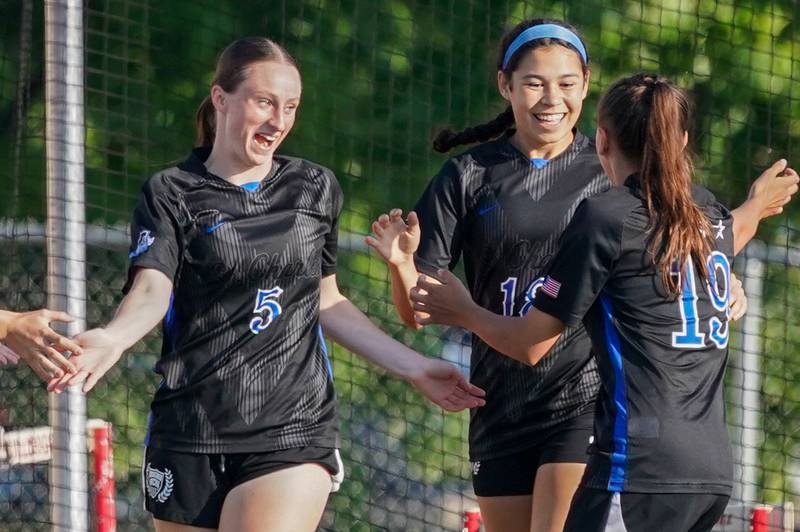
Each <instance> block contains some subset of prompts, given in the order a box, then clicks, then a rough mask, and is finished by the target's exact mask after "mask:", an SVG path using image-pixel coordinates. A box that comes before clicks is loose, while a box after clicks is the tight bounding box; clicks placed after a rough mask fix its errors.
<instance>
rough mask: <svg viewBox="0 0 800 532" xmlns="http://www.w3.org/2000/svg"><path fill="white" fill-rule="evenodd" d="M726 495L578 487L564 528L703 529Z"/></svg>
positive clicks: (586, 531)
mask: <svg viewBox="0 0 800 532" xmlns="http://www.w3.org/2000/svg"><path fill="white" fill-rule="evenodd" d="M729 498H730V497H729V496H728V495H714V494H710V493H612V492H610V491H606V490H598V489H592V488H584V487H580V488H578V491H577V493H575V498H574V499H572V505H571V506H570V509H569V515H568V516H567V523H566V525H564V532H660V531H665V532H666V531H669V532H706V531H709V530H711V529H712V528H713V526H714V524H715V523H716V522H717V521H719V518H720V517H721V516H722V514H723V513H724V512H725V507H726V506H727V505H728V499H729Z"/></svg>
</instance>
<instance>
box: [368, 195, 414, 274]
mask: <svg viewBox="0 0 800 532" xmlns="http://www.w3.org/2000/svg"><path fill="white" fill-rule="evenodd" d="M372 234H373V236H367V237H366V238H365V239H364V242H366V244H367V245H368V246H370V247H371V248H372V249H374V250H375V251H377V252H378V253H380V255H381V257H383V259H384V260H385V261H386V262H388V263H389V264H391V265H393V266H399V265H401V264H404V263H406V262H409V261H412V260H413V259H414V253H415V252H416V251H417V248H418V247H419V237H420V230H419V219H418V218H417V213H415V212H414V211H411V212H409V213H408V220H407V221H403V211H402V210H400V209H392V210H391V211H389V214H381V215H380V216H378V219H377V220H375V221H374V222H372Z"/></svg>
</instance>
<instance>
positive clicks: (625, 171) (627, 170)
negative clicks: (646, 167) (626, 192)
mask: <svg viewBox="0 0 800 532" xmlns="http://www.w3.org/2000/svg"><path fill="white" fill-rule="evenodd" d="M639 170H640V168H639V165H638V164H635V163H633V162H631V161H629V160H627V159H625V158H621V157H620V158H614V159H612V160H611V168H609V172H608V173H609V175H608V178H609V179H610V180H611V184H612V185H614V186H615V187H619V186H622V185H623V184H624V183H625V180H626V179H627V178H628V176H629V175H631V174H635V173H637V172H638V171H639Z"/></svg>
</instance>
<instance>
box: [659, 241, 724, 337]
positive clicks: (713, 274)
mask: <svg viewBox="0 0 800 532" xmlns="http://www.w3.org/2000/svg"><path fill="white" fill-rule="evenodd" d="M706 269H707V270H708V276H709V279H708V280H707V281H706V288H707V290H708V295H709V296H710V298H711V304H712V305H713V306H714V308H715V309H716V310H718V311H719V312H726V313H727V312H728V302H729V300H730V281H731V265H730V263H729V262H728V258H727V257H726V256H725V254H723V253H720V252H718V251H715V252H713V253H712V254H711V255H709V256H708V258H707V259H706ZM684 273H685V275H683V283H682V289H681V297H680V302H679V308H680V313H681V330H680V332H673V333H672V345H673V347H681V348H702V347H705V345H706V344H705V334H703V333H702V332H701V331H700V322H699V319H698V316H697V298H698V296H697V276H696V275H695V271H694V264H692V261H691V260H689V261H687V263H686V269H685V272H684ZM719 273H721V274H722V279H723V283H722V285H723V286H722V287H720V286H719V283H717V274H719ZM708 321H709V323H708V328H709V338H710V339H711V341H712V342H714V344H715V345H716V346H717V347H719V348H720V349H721V348H724V347H725V346H727V345H728V334H729V331H728V321H727V319H726V320H725V321H724V322H723V320H720V319H719V318H718V317H716V316H713V317H712V318H711V319H709V320H708Z"/></svg>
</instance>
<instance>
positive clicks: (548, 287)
mask: <svg viewBox="0 0 800 532" xmlns="http://www.w3.org/2000/svg"><path fill="white" fill-rule="evenodd" d="M539 290H541V291H542V292H544V293H545V294H547V295H548V296H550V297H552V298H553V299H555V298H557V297H558V291H559V290H561V283H559V282H558V281H556V280H555V279H553V278H552V277H550V276H549V275H548V276H547V277H545V279H544V283H542V286H541V287H540V288H539Z"/></svg>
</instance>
